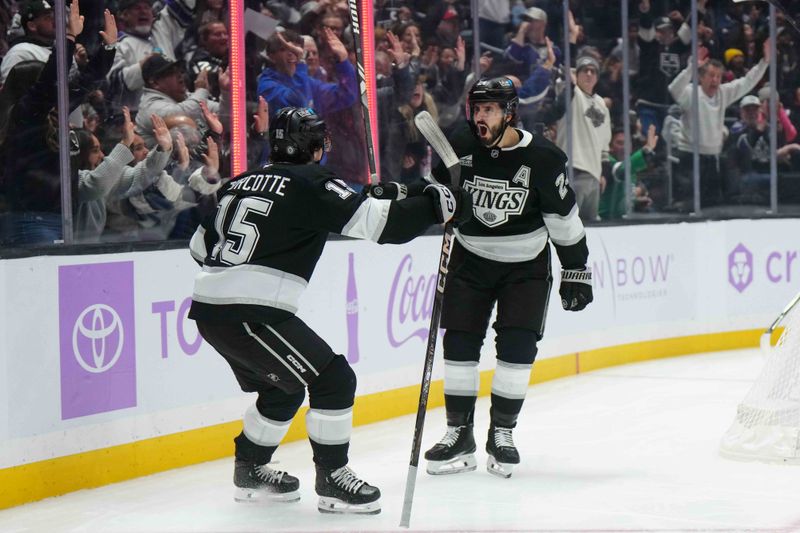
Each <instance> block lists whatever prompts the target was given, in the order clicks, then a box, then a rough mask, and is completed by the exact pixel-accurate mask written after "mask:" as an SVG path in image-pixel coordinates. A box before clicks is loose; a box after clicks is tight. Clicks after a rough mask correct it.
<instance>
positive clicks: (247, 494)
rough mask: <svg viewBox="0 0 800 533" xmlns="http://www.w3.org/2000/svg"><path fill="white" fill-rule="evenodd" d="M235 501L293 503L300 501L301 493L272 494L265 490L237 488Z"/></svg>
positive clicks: (297, 491) (296, 491) (234, 495)
mask: <svg viewBox="0 0 800 533" xmlns="http://www.w3.org/2000/svg"><path fill="white" fill-rule="evenodd" d="M233 499H234V500H235V501H237V502H239V503H268V502H278V503H291V502H296V501H299V500H300V491H299V490H294V491H292V492H270V491H267V490H264V489H245V488H241V487H237V488H236V491H235V492H234V493H233Z"/></svg>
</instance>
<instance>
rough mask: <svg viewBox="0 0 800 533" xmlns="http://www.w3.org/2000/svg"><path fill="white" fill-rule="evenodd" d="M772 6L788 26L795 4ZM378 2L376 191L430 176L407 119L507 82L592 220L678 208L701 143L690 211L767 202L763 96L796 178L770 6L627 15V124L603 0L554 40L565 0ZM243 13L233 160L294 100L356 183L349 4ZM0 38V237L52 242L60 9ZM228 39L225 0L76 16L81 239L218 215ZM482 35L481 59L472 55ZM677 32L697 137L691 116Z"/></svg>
mask: <svg viewBox="0 0 800 533" xmlns="http://www.w3.org/2000/svg"><path fill="white" fill-rule="evenodd" d="M783 3H784V5H785V6H786V9H787V10H788V11H789V12H791V13H793V14H796V15H800V0H784V2H783ZM373 5H374V13H373V17H374V23H375V32H374V38H375V55H374V63H375V72H376V81H377V107H378V109H377V121H378V125H379V127H378V133H377V135H378V140H379V150H378V151H377V152H378V154H377V155H378V156H379V173H380V177H381V179H382V180H385V181H390V180H392V181H403V182H407V181H412V180H415V179H417V178H418V177H420V176H422V175H424V174H425V173H426V172H427V171H428V169H429V168H430V165H431V157H432V156H431V153H430V150H429V148H428V147H427V145H426V144H425V142H424V139H423V138H422V137H421V136H420V135H419V133H418V132H417V130H416V128H415V127H414V123H413V118H414V116H415V115H416V114H417V113H419V112H420V111H422V110H427V111H429V112H430V113H431V114H432V115H433V116H434V117H435V118H436V119H437V120H438V121H439V124H440V125H441V127H442V129H443V130H444V131H445V132H446V133H448V132H451V131H452V130H453V129H454V128H457V127H459V126H460V124H462V123H463V118H464V111H465V107H464V104H465V98H466V93H467V91H468V89H469V87H470V86H471V84H472V83H474V81H475V80H476V76H500V75H503V76H508V77H509V78H511V79H512V81H513V82H514V83H515V85H516V86H517V90H518V93H519V96H520V104H519V109H518V119H519V126H520V127H524V128H525V129H528V130H530V131H533V132H534V133H536V134H539V135H544V136H546V137H548V138H549V139H551V140H552V141H553V142H556V143H557V144H558V145H559V146H561V147H562V148H563V149H565V150H566V146H567V136H568V134H569V135H571V136H572V139H573V142H572V148H573V150H572V165H573V168H574V172H573V176H572V185H573V187H574V188H575V189H576V193H577V197H578V202H579V205H580V212H581V216H582V218H584V220H585V221H587V222H592V221H597V220H614V219H618V218H621V217H622V216H623V215H624V214H625V213H626V212H627V211H628V207H627V205H626V198H631V199H632V205H631V208H632V209H633V210H634V211H639V212H650V211H678V212H686V211H689V210H690V208H691V204H692V194H693V186H692V181H693V172H692V150H693V147H694V146H695V144H699V146H700V164H701V173H700V175H701V200H702V202H703V207H708V206H714V205H720V204H725V205H730V204H737V203H741V204H763V203H765V202H766V198H768V193H769V166H770V156H771V151H770V149H769V131H768V124H769V122H770V121H769V107H768V105H767V104H768V101H769V95H770V94H772V93H776V94H777V95H778V98H779V109H778V116H777V117H776V119H775V120H776V121H777V124H778V132H779V133H778V151H777V157H778V165H779V171H780V172H781V175H782V176H786V177H787V180H788V177H791V176H795V177H796V178H795V179H796V180H797V181H800V177H797V176H800V144H798V143H797V130H798V128H800V69H798V61H799V60H800V42H799V41H800V35H797V34H796V33H795V32H794V31H793V29H792V28H791V27H790V26H789V25H788V24H787V23H786V22H785V21H784V20H783V18H782V16H779V17H778V18H777V26H778V37H777V42H776V47H777V57H775V58H771V57H770V52H769V50H770V46H769V42H768V41H767V36H768V23H769V20H768V9H767V4H765V3H758V2H744V3H734V2H731V1H729V0H697V5H698V17H699V26H698V32H697V35H693V34H692V31H691V27H690V25H689V20H690V16H691V13H690V6H691V2H690V1H689V0H630V2H629V7H630V12H629V14H628V15H629V20H630V25H629V27H628V28H624V30H625V31H626V32H627V34H628V36H629V37H630V40H629V48H628V56H629V74H630V80H631V84H630V100H629V102H628V104H629V107H630V114H629V115H628V116H627V117H626V116H625V113H624V111H623V110H624V108H625V106H624V102H623V70H624V64H623V49H622V39H621V35H622V31H623V28H621V21H622V17H621V13H620V9H621V3H620V2H619V1H617V0H580V1H578V0H572V1H571V2H570V5H569V7H570V9H569V10H568V20H567V21H566V22H567V24H566V25H565V24H564V20H563V18H562V16H563V13H564V9H563V3H562V1H561V0H524V1H523V0H481V1H480V2H478V3H477V8H478V13H475V14H473V13H472V12H471V11H470V9H471V2H469V1H468V0H428V1H425V2H423V1H420V0H375V2H374V4H373ZM244 8H245V9H246V10H247V11H246V17H245V19H246V24H247V26H248V29H249V30H250V31H249V32H248V33H247V35H246V37H245V54H244V60H245V66H244V67H245V71H246V78H245V79H246V87H245V92H246V96H247V105H248V112H247V117H248V130H247V131H248V159H249V161H248V165H249V166H253V165H257V164H260V163H264V162H266V161H267V160H268V157H269V147H268V145H267V143H266V136H265V132H266V129H267V127H268V123H269V116H270V115H274V113H276V112H277V111H278V109H280V108H281V107H284V106H287V105H291V106H309V107H313V108H315V109H316V110H317V112H318V113H320V114H321V115H322V117H323V118H324V119H325V120H326V122H327V124H328V127H329V130H330V133H331V139H332V141H333V149H332V150H331V152H330V153H328V154H327V155H326V157H325V160H324V161H323V164H325V165H328V166H330V167H332V168H333V170H334V171H336V172H337V173H338V174H339V175H341V176H343V177H344V178H345V179H346V180H347V181H348V182H349V184H350V185H351V186H352V187H354V188H359V187H360V186H362V185H364V184H365V183H367V181H368V179H369V178H368V176H369V173H368V170H367V168H368V167H367V164H366V154H367V148H366V143H365V128H364V123H363V117H362V112H361V107H360V103H359V101H358V100H359V89H358V82H357V75H356V65H355V52H354V48H355V47H354V42H353V32H352V29H351V27H350V14H349V6H348V2H347V1H345V0H296V1H290V0H245V2H244ZM473 15H475V16H476V17H477V19H478V21H479V23H478V26H477V28H473V23H472V21H473ZM0 26H2V27H0V55H2V63H0V83H2V90H0V224H2V227H1V228H0V241H2V243H3V245H12V246H14V245H32V244H34V245H35V244H52V243H53V242H57V241H58V240H59V239H62V227H61V224H62V216H61V196H62V194H61V183H62V181H61V178H60V166H59V148H58V147H59V138H58V131H59V129H58V113H57V105H56V102H57V93H56V87H57V84H56V73H57V69H56V61H55V54H51V51H52V49H53V42H54V39H55V18H54V10H53V7H52V5H51V4H50V3H48V0H18V1H17V2H14V1H13V0H12V1H10V2H9V1H8V0H7V1H6V2H3V3H2V5H0ZM565 26H566V28H567V32H566V33H567V34H566V35H564V29H565ZM228 28H229V16H228V3H227V2H225V1H224V0H112V1H111V2H109V3H105V4H104V3H102V2H97V0H83V5H81V4H79V0H72V1H71V3H70V5H69V6H68V20H67V23H66V30H67V31H66V33H67V42H66V50H67V54H68V57H69V58H70V67H69V72H68V79H69V110H68V113H69V125H70V135H69V146H70V148H69V150H70V161H71V168H72V170H71V173H70V176H71V177H70V184H71V185H70V188H71V198H72V203H73V205H72V214H73V222H74V235H75V239H76V241H78V242H97V241H109V240H114V241H122V240H151V239H169V238H186V237H188V235H190V234H191V231H192V230H193V227H194V226H195V225H196V222H197V220H198V218H199V217H201V216H203V214H204V213H207V212H209V211H210V210H213V209H215V208H216V202H215V195H214V193H215V191H216V190H217V189H218V188H219V187H220V186H221V184H222V183H224V180H225V179H227V177H228V176H229V174H230V168H231V164H230V131H229V123H230V121H229V115H230V104H229V98H230V95H229V93H230V86H231V75H230V71H229V68H228V60H229V59H228V56H229V38H228ZM476 38H477V39H478V41H479V50H480V56H479V57H477V58H473V49H474V48H473V46H474V41H475V39H476ZM693 38H696V39H697V42H698V45H699V50H700V52H699V54H698V64H699V68H700V76H699V94H700V101H699V108H700V122H699V124H694V121H693V120H692V108H693V102H692V98H693V97H692V95H693V82H692V79H691V68H690V65H691V63H690V57H689V55H690V52H691V42H692V39H693ZM565 47H569V52H570V57H571V66H572V68H571V70H570V71H568V70H567V69H566V67H565V55H566V52H567V50H566V49H565ZM770 60H772V61H773V62H774V63H775V64H777V65H778V71H777V86H776V87H774V88H773V87H769V86H768V85H767V83H766V81H767V78H768V77H767V76H766V75H765V72H766V71H767V65H768V63H769V62H770ZM476 71H477V72H476ZM568 85H569V86H570V87H571V88H572V90H571V94H572V99H571V100H570V101H569V102H568V101H567V99H566V95H567V90H566V89H567V86H568ZM568 109H569V110H570V111H571V113H570V115H571V123H570V124H567V120H566V118H567V115H568V114H567V110H568ZM626 119H630V128H631V132H632V135H631V139H630V140H631V145H632V152H631V160H630V167H631V177H632V184H631V190H630V191H626V190H625V181H624V174H625V172H624V168H625V166H624V164H623V160H624V156H625V151H624V146H625V136H624V129H623V128H624V125H625V121H626ZM696 135H697V136H699V137H698V138H697V139H696V138H695V136H696ZM787 190H788V189H787Z"/></svg>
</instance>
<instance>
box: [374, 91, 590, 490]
mask: <svg viewBox="0 0 800 533" xmlns="http://www.w3.org/2000/svg"><path fill="white" fill-rule="evenodd" d="M517 101H518V99H517V93H516V89H515V88H514V85H513V83H512V82H511V80H509V79H508V78H504V77H501V78H494V79H483V80H480V81H478V82H477V83H476V84H475V85H474V86H473V87H472V89H470V91H469V95H468V102H467V109H468V113H469V115H468V117H467V120H468V125H469V128H466V127H465V128H464V130H463V131H461V132H457V133H456V134H454V135H453V138H452V139H451V144H452V145H453V149H454V150H455V152H456V154H457V155H458V156H459V158H460V162H461V187H463V189H464V190H465V191H467V192H469V193H470V194H471V195H472V208H473V217H472V219H471V220H469V221H468V222H465V223H462V224H460V225H459V226H458V227H457V228H455V230H454V231H455V236H456V239H455V241H456V242H455V244H454V246H453V250H452V253H451V256H450V264H449V266H448V274H447V280H446V283H445V292H444V301H443V305H442V319H441V327H442V328H444V329H445V334H444V343H443V344H444V400H445V408H446V411H447V433H446V434H445V436H444V438H442V440H441V441H440V442H439V443H438V444H436V445H435V446H434V447H433V448H431V449H430V450H428V451H427V452H426V453H425V459H426V460H427V462H428V464H427V472H428V473H429V474H434V475H436V474H451V473H457V472H467V471H472V470H475V468H476V466H477V463H476V461H475V455H474V453H475V449H476V446H475V439H474V437H473V431H472V429H473V417H474V410H475V401H476V398H477V396H478V387H479V385H480V378H479V374H478V361H479V359H480V350H481V346H482V345H483V339H484V337H485V335H486V330H487V328H488V326H489V318H490V316H491V314H492V309H493V307H494V305H495V303H496V304H497V320H496V321H495V323H494V324H493V327H494V329H495V332H496V336H495V347H496V349H497V366H496V369H495V373H494V380H493V382H492V398H491V409H490V415H491V422H490V427H489V436H488V440H487V442H486V452H487V453H488V455H489V460H488V464H487V469H488V470H489V472H491V473H493V474H497V475H500V476H502V477H506V478H507V477H510V476H511V472H512V469H513V467H514V465H516V464H518V463H519V460H520V459H519V453H518V451H517V448H516V447H515V446H514V442H513V439H512V430H513V429H514V427H515V426H516V424H517V416H518V415H519V412H520V410H521V409H522V402H523V401H524V399H525V393H526V392H527V390H528V383H529V381H530V373H531V367H532V365H533V361H534V359H535V357H536V351H537V348H536V343H537V342H538V341H539V340H541V338H542V334H543V333H544V324H545V315H546V313H547V303H548V301H549V299H550V286H551V284H552V277H551V274H550V247H549V246H548V241H552V243H553V244H554V245H555V248H556V252H557V253H558V258H559V260H560V261H561V265H562V268H563V270H562V271H561V287H560V290H559V292H560V294H561V303H562V306H563V307H564V309H567V310H570V311H580V310H581V309H583V308H584V307H586V305H588V304H589V302H591V301H592V285H591V271H590V270H589V269H588V268H587V267H586V261H587V258H588V254H589V252H588V248H587V246H586V236H585V233H584V230H583V224H582V223H581V221H580V219H579V218H578V208H577V206H576V204H575V194H574V192H573V191H572V189H571V188H570V186H569V183H568V181H567V178H566V173H565V168H564V163H565V161H566V156H565V155H564V153H563V152H562V151H561V150H559V149H558V148H557V147H556V146H555V145H554V144H552V143H551V142H549V141H547V140H546V139H544V138H543V137H541V136H538V135H533V134H531V133H530V132H527V131H525V130H521V129H517V128H514V127H513V124H514V123H515V121H516V110H517ZM433 175H434V177H436V178H437V179H441V180H446V179H447V176H448V172H447V170H446V168H445V167H444V165H442V164H440V165H439V166H438V167H436V168H435V169H434V171H433ZM395 190H398V191H403V192H404V193H405V194H412V195H413V194H414V193H415V192H416V191H422V190H423V186H418V184H413V185H410V186H409V187H408V188H407V189H406V188H404V187H402V186H397V187H393V186H388V185H387V186H384V187H383V188H382V189H381V191H386V193H387V194H394V192H393V191H395ZM373 194H374V192H373Z"/></svg>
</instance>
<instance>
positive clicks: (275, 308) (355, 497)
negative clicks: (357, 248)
mask: <svg viewBox="0 0 800 533" xmlns="http://www.w3.org/2000/svg"><path fill="white" fill-rule="evenodd" d="M270 143H271V148H272V156H271V158H272V162H271V163H270V164H268V165H266V166H265V167H263V168H259V169H257V170H253V171H249V172H246V173H244V174H242V175H240V176H237V177H236V178H234V179H233V180H232V181H231V182H229V183H228V184H227V185H226V186H225V187H223V189H221V190H220V193H219V207H218V209H217V213H216V215H215V216H214V217H211V218H209V219H208V220H206V221H204V222H203V224H202V225H201V226H200V227H199V228H198V229H197V231H196V233H195V234H194V236H193V237H192V239H191V243H190V248H191V253H192V256H193V257H194V258H195V259H196V260H197V261H198V262H200V263H201V264H202V266H203V269H202V271H201V272H200V273H199V274H198V275H197V277H196V279H195V284H194V293H193V295H192V307H191V311H190V314H189V317H190V318H192V319H194V320H196V321H197V328H198V330H199V331H200V334H201V335H202V336H203V338H204V339H205V340H206V341H208V342H209V344H211V345H212V346H213V347H214V348H215V349H216V350H217V351H218V352H219V353H220V354H221V355H222V356H223V357H224V358H225V359H226V360H227V362H228V363H229V364H230V366H231V368H232V369H233V373H234V375H235V376H236V379H237V380H238V382H239V385H240V386H241V388H242V390H244V391H246V392H256V393H258V399H257V400H256V402H255V404H254V405H253V406H251V407H250V408H249V409H248V410H247V412H246V413H245V415H244V431H243V432H242V433H241V434H240V435H239V436H238V437H236V439H235V444H236V454H235V455H236V461H235V467H234V484H235V486H236V496H235V497H236V499H237V500H239V501H256V500H280V501H296V500H297V499H299V498H300V496H299V492H298V487H299V480H298V479H297V478H295V477H293V476H291V475H289V474H288V473H286V472H283V471H279V470H275V469H272V468H271V467H270V466H268V463H269V462H270V461H271V460H272V456H273V453H274V452H275V450H276V448H277V447H278V444H279V443H280V441H281V439H282V438H283V437H284V435H285V434H286V432H287V430H288V429H289V424H290V422H291V420H292V418H293V417H294V416H295V414H296V412H297V410H298V408H299V407H300V405H301V403H302V402H303V400H304V398H305V391H306V389H308V393H309V410H308V413H307V415H306V427H307V430H308V436H309V440H310V441H311V448H312V451H313V456H314V463H315V466H316V472H317V474H316V484H315V489H316V492H317V494H318V495H319V497H320V499H319V504H318V508H319V510H320V511H321V512H332V513H366V514H375V513H378V512H380V503H379V498H380V491H379V490H378V488H377V487H374V486H372V485H370V484H368V483H366V482H365V481H363V480H362V479H360V478H359V477H358V476H356V474H355V473H354V472H353V471H352V470H351V469H350V468H349V467H348V466H347V463H348V446H349V442H350V432H351V426H352V409H353V399H354V396H355V390H356V376H355V374H354V372H353V370H352V369H351V368H350V365H349V364H348V363H347V360H346V359H345V358H344V357H343V356H342V355H340V354H337V353H335V352H334V351H333V350H332V349H331V348H330V346H328V344H327V343H326V342H325V341H324V340H322V339H321V338H320V337H319V336H318V335H317V334H316V333H315V332H314V331H312V330H311V328H309V327H308V326H307V325H306V324H305V323H304V322H303V321H302V320H301V319H300V318H298V317H297V316H296V315H295V313H296V312H297V305H298V300H299V298H300V295H301V293H302V292H303V290H304V289H305V287H306V285H307V284H308V281H309V280H310V279H311V275H312V273H313V272H314V267H315V266H316V264H317V261H318V260H319V258H320V255H321V254H322V250H323V247H324V246H325V241H326V238H327V236H328V233H330V232H333V233H340V234H342V235H347V236H350V237H357V238H364V239H371V240H373V241H376V242H378V243H403V242H407V241H409V240H411V239H413V238H414V237H416V236H417V235H419V234H421V233H422V232H424V231H425V230H426V229H427V228H428V227H429V226H431V225H433V224H437V223H442V222H445V221H448V220H450V219H451V218H454V217H455V218H456V219H459V213H460V210H459V209H460V207H462V202H463V207H465V209H464V213H465V214H466V216H469V214H470V212H471V210H470V208H469V202H470V199H469V196H468V195H466V194H465V193H462V192H460V191H458V190H456V191H455V192H454V191H452V190H450V189H448V188H447V187H444V186H442V185H431V186H430V187H426V188H425V194H424V195H422V196H419V197H414V198H408V199H405V200H397V201H389V200H378V199H375V198H371V197H368V196H366V195H362V194H359V193H356V192H354V191H352V190H351V189H350V188H348V187H347V185H346V184H345V183H344V182H343V181H342V180H340V179H339V178H338V177H337V176H336V175H335V174H333V173H332V172H330V171H329V170H327V169H326V168H325V167H322V166H320V165H318V164H316V163H318V162H319V160H320V158H321V157H322V154H323V152H324V151H325V150H326V149H327V146H328V145H329V141H328V138H327V133H326V129H325V123H324V122H323V121H322V120H320V119H319V117H318V116H317V115H316V114H315V113H314V112H313V111H312V110H311V109H304V108H284V109H282V110H280V111H279V112H278V113H277V116H276V117H275V119H273V120H272V123H271V124H270Z"/></svg>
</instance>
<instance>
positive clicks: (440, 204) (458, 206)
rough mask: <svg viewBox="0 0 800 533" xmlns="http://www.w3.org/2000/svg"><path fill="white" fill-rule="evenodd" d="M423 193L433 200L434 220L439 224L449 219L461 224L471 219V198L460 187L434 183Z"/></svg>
mask: <svg viewBox="0 0 800 533" xmlns="http://www.w3.org/2000/svg"><path fill="white" fill-rule="evenodd" d="M424 192H425V194H427V195H429V196H431V197H432V198H433V204H434V209H435V211H436V220H437V222H439V223H440V224H442V223H445V222H450V220H451V219H452V221H453V222H454V223H456V224H463V223H464V222H466V221H468V220H469V219H470V218H472V196H471V195H470V194H469V193H468V192H467V191H465V190H464V189H462V188H461V187H457V186H453V185H441V184H438V183H435V184H432V185H428V186H427V187H425V189H424Z"/></svg>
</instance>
